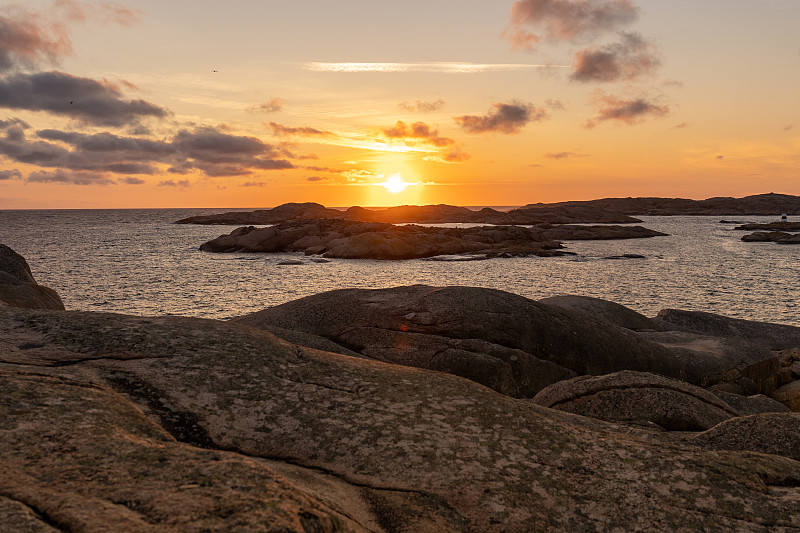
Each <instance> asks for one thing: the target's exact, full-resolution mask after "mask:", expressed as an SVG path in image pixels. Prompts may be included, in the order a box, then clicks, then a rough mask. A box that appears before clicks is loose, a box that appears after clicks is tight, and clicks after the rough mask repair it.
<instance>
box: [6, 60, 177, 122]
mask: <svg viewBox="0 0 800 533" xmlns="http://www.w3.org/2000/svg"><path fill="white" fill-rule="evenodd" d="M0 107H7V108H10V109H25V110H28V111H46V112H49V113H55V114H57V115H64V116H67V117H70V118H73V119H76V120H79V121H81V122H85V123H87V124H92V125H98V126H116V127H119V126H124V125H126V124H135V123H137V122H138V121H139V120H140V119H142V118H146V117H155V118H164V117H166V116H168V115H169V112H168V111H167V110H166V109H164V108H162V107H159V106H157V105H155V104H151V103H149V102H146V101H144V100H124V99H123V97H122V91H121V90H120V89H119V87H118V86H117V85H115V84H113V83H110V82H107V81H102V82H99V81H95V80H92V79H89V78H81V77H76V76H72V75H70V74H65V73H63V72H37V73H33V74H26V73H18V74H13V75H11V76H7V77H4V78H2V79H0Z"/></svg>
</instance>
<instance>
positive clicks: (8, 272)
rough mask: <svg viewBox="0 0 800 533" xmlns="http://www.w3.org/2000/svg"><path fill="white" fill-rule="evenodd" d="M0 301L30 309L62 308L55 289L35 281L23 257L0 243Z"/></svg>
mask: <svg viewBox="0 0 800 533" xmlns="http://www.w3.org/2000/svg"><path fill="white" fill-rule="evenodd" d="M0 303H4V304H6V305H9V306H12V307H27V308H32V309H64V303H63V302H62V301H61V297H60V296H59V295H58V293H57V292H56V291H54V290H53V289H50V288H48V287H44V286H42V285H39V284H38V283H36V280H35V279H33V274H31V268H30V266H28V262H27V261H25V258H24V257H22V256H21V255H19V254H18V253H16V252H15V251H14V250H12V249H11V248H9V247H8V246H6V245H4V244H0Z"/></svg>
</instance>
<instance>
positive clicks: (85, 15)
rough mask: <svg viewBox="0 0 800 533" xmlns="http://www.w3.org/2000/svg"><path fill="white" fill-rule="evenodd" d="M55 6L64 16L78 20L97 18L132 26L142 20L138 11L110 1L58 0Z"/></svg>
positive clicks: (84, 20) (101, 20)
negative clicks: (88, 2) (91, 2)
mask: <svg viewBox="0 0 800 533" xmlns="http://www.w3.org/2000/svg"><path fill="white" fill-rule="evenodd" d="M53 7H54V8H55V9H56V10H58V11H60V12H61V13H62V14H63V16H64V18H67V19H70V20H73V21H76V22H87V21H88V20H90V19H97V20H99V21H100V22H102V23H103V24H112V23H113V24H119V25H120V26H131V25H132V24H134V23H137V22H139V21H140V14H139V12H138V11H136V10H133V9H130V8H127V7H124V6H120V5H118V4H112V3H110V2H95V3H93V4H87V3H85V2H77V1H75V0H56V1H55V2H54V3H53Z"/></svg>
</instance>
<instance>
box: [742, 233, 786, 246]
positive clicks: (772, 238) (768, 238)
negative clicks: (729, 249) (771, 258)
mask: <svg viewBox="0 0 800 533" xmlns="http://www.w3.org/2000/svg"><path fill="white" fill-rule="evenodd" d="M742 240H743V241H744V242H776V243H778V244H800V234H797V233H786V232H785V231H756V232H754V233H750V234H748V235H745V236H743V237H742Z"/></svg>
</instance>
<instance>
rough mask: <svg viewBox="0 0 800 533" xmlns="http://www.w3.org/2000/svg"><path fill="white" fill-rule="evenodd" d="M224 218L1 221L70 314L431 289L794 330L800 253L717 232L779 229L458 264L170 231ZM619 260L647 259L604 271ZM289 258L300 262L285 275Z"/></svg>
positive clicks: (713, 232)
mask: <svg viewBox="0 0 800 533" xmlns="http://www.w3.org/2000/svg"><path fill="white" fill-rule="evenodd" d="M222 211H225V210H222V209H152V210H149V209H139V210H68V211H50V210H46V211H0V242H2V243H3V244H6V245H8V246H10V247H12V248H13V249H15V250H16V251H17V252H19V253H21V254H22V255H23V256H25V258H26V259H27V260H28V263H30V265H31V268H32V270H33V274H34V276H35V277H36V280H37V281H38V282H39V283H41V284H43V285H47V286H49V287H51V288H53V289H55V290H57V291H58V292H59V294H61V297H62V298H63V300H64V303H65V305H66V307H67V308H68V309H78V310H90V311H112V312H120V313H127V314H136V315H164V314H170V315H184V316H196V317H206V318H230V317H233V316H237V315H242V314H246V313H250V312H253V311H257V310H260V309H263V308H265V307H269V306H273V305H276V304H280V303H283V302H287V301H289V300H294V299H297V298H300V297H302V296H307V295H310V294H315V293H318V292H322V291H327V290H331V289H339V288H349V287H360V288H381V287H392V286H397V285H409V284H415V283H424V284H428V285H469V286H478V287H491V288H495V289H502V290H505V291H509V292H514V293H517V294H521V295H523V296H527V297H529V298H534V299H539V298H544V297H547V296H553V295H557V294H580V295H587V296H595V297H599V298H605V299H608V300H612V301H615V302H618V303H621V304H623V305H626V306H628V307H631V308H633V309H636V310H637V311H640V312H642V313H644V314H646V315H648V316H654V315H655V314H656V313H657V312H658V311H659V310H660V309H664V308H680V309H688V310H698V311H710V312H713V313H719V314H724V315H728V316H733V317H739V318H748V319H755V320H766V321H770V322H782V323H787V324H794V325H800V314H799V313H798V310H799V308H798V304H797V302H798V298H799V297H800V287H799V284H800V246H781V245H777V244H770V243H764V244H762V243H743V242H741V241H740V237H741V236H742V235H743V234H744V233H743V232H740V231H734V230H733V226H732V225H729V224H720V223H719V221H720V220H721V219H724V218H727V219H731V218H733V219H737V220H742V221H769V220H774V219H775V218H776V217H771V218H769V217H746V218H742V217H738V218H737V217H733V216H731V217H641V218H643V220H644V224H643V225H645V226H647V227H649V228H652V229H656V230H659V231H662V232H665V233H669V234H670V236H669V237H656V238H652V239H636V240H622V241H593V242H567V243H565V244H566V246H567V249H568V250H570V251H573V252H575V253H577V254H578V255H577V256H574V257H569V256H568V257H556V258H537V257H533V258H514V259H490V260H486V261H472V262H450V263H447V262H435V261H425V260H410V261H393V262H390V261H371V260H343V259H334V260H331V262H329V263H314V262H311V261H309V260H308V259H307V258H305V257H304V256H302V255H294V254H209V253H204V252H200V251H199V250H198V246H199V245H200V244H202V243H203V242H205V241H207V240H209V239H211V238H214V237H216V236H218V235H221V234H223V233H228V232H230V231H231V230H232V229H233V227H231V226H190V225H177V224H172V222H174V221H175V220H178V219H180V218H183V217H186V216H190V215H196V214H205V213H219V212H222ZM622 254H640V255H644V256H645V258H644V259H606V257H608V256H615V255H622ZM289 258H292V259H302V260H303V261H304V264H303V265H296V266H283V265H279V264H278V263H279V262H281V261H285V260H286V259H289Z"/></svg>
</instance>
